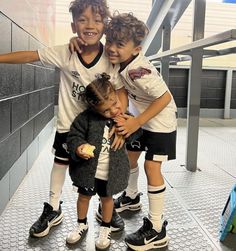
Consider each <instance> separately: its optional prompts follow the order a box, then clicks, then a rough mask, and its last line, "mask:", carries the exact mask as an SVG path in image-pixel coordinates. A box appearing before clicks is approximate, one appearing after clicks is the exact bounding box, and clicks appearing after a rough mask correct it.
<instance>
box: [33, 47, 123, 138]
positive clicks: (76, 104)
mask: <svg viewBox="0 0 236 251" xmlns="http://www.w3.org/2000/svg"><path fill="white" fill-rule="evenodd" d="M38 54H39V57H40V60H41V62H42V63H43V64H50V65H53V66H56V67H58V68H59V69H60V83H59V94H58V118H57V131H58V132H59V133H64V132H68V131H69V130H70V125H71V123H72V122H73V120H74V119H75V117H76V116H77V115H78V114H79V113H80V112H82V111H84V109H85V108H86V105H85V103H84V101H83V99H82V97H81V93H83V92H84V89H85V87H86V86H87V85H88V84H89V83H91V82H92V81H93V80H94V79H95V78H96V75H97V74H101V73H103V72H106V73H107V74H109V75H110V76H111V79H110V81H111V83H112V84H113V85H114V87H115V89H116V90H117V89H120V88H121V87H123V84H122V82H121V81H119V78H118V68H119V67H118V66H115V67H113V65H112V64H111V63H110V62H109V61H108V59H107V57H106V56H105V52H104V48H103V45H102V44H101V46H100V52H99V53H98V55H97V57H96V58H95V59H94V60H93V62H92V63H90V64H86V63H85V62H84V61H83V59H82V58H81V56H80V55H79V54H78V53H77V52H74V53H72V54H71V53H70V51H69V45H68V44H66V45H61V46H55V47H51V48H43V49H39V50H38Z"/></svg>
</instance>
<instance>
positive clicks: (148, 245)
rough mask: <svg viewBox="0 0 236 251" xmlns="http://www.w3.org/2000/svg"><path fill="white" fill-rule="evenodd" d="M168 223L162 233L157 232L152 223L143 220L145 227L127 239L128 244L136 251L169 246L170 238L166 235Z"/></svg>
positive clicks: (129, 235) (164, 225)
mask: <svg viewBox="0 0 236 251" xmlns="http://www.w3.org/2000/svg"><path fill="white" fill-rule="evenodd" d="M166 226H167V221H164V223H163V225H162V229H161V232H160V233H159V232H157V231H156V230H155V229H154V228H153V225H152V222H151V221H150V220H149V219H148V218H147V217H144V218H143V226H142V227H141V228H140V229H138V230H137V231H136V232H134V233H132V234H128V235H127V236H126V237H125V242H126V244H127V245H128V246H129V247H130V248H131V249H132V250H136V251H144V250H145V251H146V250H150V249H157V248H162V247H165V246H167V245H168V243H169V240H170V238H169V237H168V236H167V234H166Z"/></svg>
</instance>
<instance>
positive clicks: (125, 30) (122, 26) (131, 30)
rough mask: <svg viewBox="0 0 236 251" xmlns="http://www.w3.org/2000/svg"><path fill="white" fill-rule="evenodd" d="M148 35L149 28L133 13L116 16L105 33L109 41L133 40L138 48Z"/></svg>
mask: <svg viewBox="0 0 236 251" xmlns="http://www.w3.org/2000/svg"><path fill="white" fill-rule="evenodd" d="M147 33H148V28H147V26H146V25H145V24H144V23H143V22H142V21H140V20H138V19H137V18H136V17H134V16H133V14H132V13H122V14H119V13H118V14H115V15H114V16H113V17H112V19H111V20H110V21H109V23H108V25H107V27H106V31H105V34H106V39H107V41H110V42H113V41H115V42H117V41H126V42H127V41H129V40H132V41H133V42H134V44H135V45H136V46H138V45H140V44H141V42H142V41H143V39H144V38H145V36H146V35H147Z"/></svg>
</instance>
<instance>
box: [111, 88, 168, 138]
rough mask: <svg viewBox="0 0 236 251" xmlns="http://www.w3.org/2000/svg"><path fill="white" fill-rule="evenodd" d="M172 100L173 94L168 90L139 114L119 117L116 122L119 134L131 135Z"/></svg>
mask: <svg viewBox="0 0 236 251" xmlns="http://www.w3.org/2000/svg"><path fill="white" fill-rule="evenodd" d="M170 101H171V95H170V93H169V92H168V91H166V92H165V93H164V94H163V95H162V96H161V97H160V98H157V99H156V100H154V101H153V102H152V103H151V104H150V105H149V106H148V108H147V109H146V110H145V111H144V112H143V113H141V114H140V115H139V116H137V117H132V116H129V115H126V114H125V115H124V118H125V119H126V120H124V119H121V120H119V119H118V118H117V119H116V123H117V126H118V128H117V130H118V131H119V134H121V135H125V137H126V138H127V137H129V136H130V135H131V134H132V133H133V132H135V131H136V130H138V129H139V128H140V127H142V125H144V124H145V123H147V121H149V120H150V119H152V118H153V117H155V116H156V115H157V114H158V113H160V112H161V111H162V110H163V109H164V108H165V107H166V106H167V105H168V104H169V102H170Z"/></svg>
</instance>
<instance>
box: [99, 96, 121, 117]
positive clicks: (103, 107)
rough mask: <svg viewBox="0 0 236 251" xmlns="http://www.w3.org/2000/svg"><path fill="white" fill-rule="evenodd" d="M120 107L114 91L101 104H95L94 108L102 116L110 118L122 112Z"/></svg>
mask: <svg viewBox="0 0 236 251" xmlns="http://www.w3.org/2000/svg"><path fill="white" fill-rule="evenodd" d="M121 107H122V106H121V103H120V100H119V98H118V96H117V94H116V92H112V93H110V94H109V96H108V98H107V99H106V100H104V101H103V102H102V103H101V104H99V105H96V106H95V109H96V111H97V112H98V113H100V114H101V115H102V116H103V117H105V118H108V119H112V118H115V117H116V116H118V115H120V114H121V113H122V108H121Z"/></svg>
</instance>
